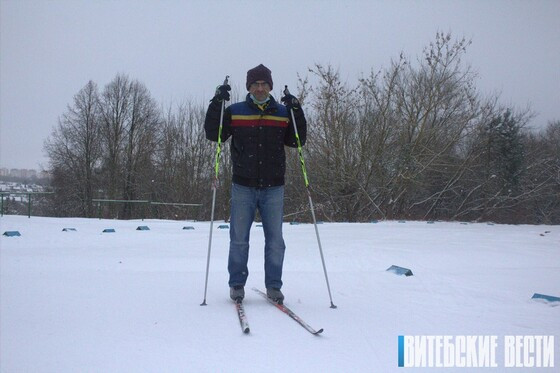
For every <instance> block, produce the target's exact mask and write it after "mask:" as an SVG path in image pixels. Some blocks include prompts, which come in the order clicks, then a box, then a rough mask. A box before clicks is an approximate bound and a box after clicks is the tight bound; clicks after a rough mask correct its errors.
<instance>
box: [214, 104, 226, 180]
mask: <svg viewBox="0 0 560 373" xmlns="http://www.w3.org/2000/svg"><path fill="white" fill-rule="evenodd" d="M224 106H225V103H224V102H223V101H222V113H221V115H220V126H219V127H218V146H217V147H216V162H215V164H214V171H215V174H216V180H218V173H219V172H220V156H221V154H222V128H223V125H222V122H223V116H224Z"/></svg>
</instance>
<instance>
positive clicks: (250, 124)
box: [204, 95, 307, 188]
mask: <svg viewBox="0 0 560 373" xmlns="http://www.w3.org/2000/svg"><path fill="white" fill-rule="evenodd" d="M220 111H221V103H220V102H218V101H216V100H212V102H211V103H210V106H209V107H208V111H207V112H206V120H205V122H204V129H205V131H206V138H207V139H209V140H212V141H218V128H219V125H220ZM294 115H295V117H296V123H297V129H298V135H299V139H300V142H301V145H304V144H305V139H306V134H307V122H306V120H305V115H304V114H303V110H301V109H300V110H296V111H295V112H294ZM230 136H231V138H232V143H231V161H232V166H233V177H232V179H233V182H234V183H236V184H240V185H244V186H249V187H259V188H262V187H269V186H278V185H284V174H285V173H286V153H285V152H284V146H289V147H293V148H295V147H297V142H296V137H295V132H294V127H293V124H292V119H291V115H290V113H289V111H288V109H287V108H286V107H285V106H284V105H281V104H279V103H277V102H276V100H274V98H273V97H272V96H271V97H270V101H269V103H268V106H267V107H266V108H265V109H264V110H261V109H260V108H259V107H257V105H255V104H254V103H253V101H252V100H251V98H250V97H249V95H247V98H246V100H245V101H243V102H238V103H236V104H233V105H230V106H228V107H227V108H226V110H225V112H224V122H223V128H222V141H226V140H227V139H228V138H229V137H230Z"/></svg>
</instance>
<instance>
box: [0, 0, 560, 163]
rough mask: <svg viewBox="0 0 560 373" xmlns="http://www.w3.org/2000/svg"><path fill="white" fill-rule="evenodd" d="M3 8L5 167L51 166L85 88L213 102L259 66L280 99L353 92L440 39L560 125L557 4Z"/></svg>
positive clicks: (0, 72)
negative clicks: (319, 90) (326, 77)
mask: <svg viewBox="0 0 560 373" xmlns="http://www.w3.org/2000/svg"><path fill="white" fill-rule="evenodd" d="M0 1H1V3H0V4H1V8H0V48H1V50H0V166H1V167H8V168H36V169H39V168H40V166H41V165H42V166H43V167H46V166H47V159H46V158H45V156H44V153H43V142H44V140H45V139H46V138H47V137H48V136H49V135H50V133H51V131H52V128H53V126H55V125H56V124H57V120H58V117H59V116H60V115H61V114H62V113H63V112H64V111H65V110H66V106H67V105H68V104H69V103H71V102H72V98H73V96H74V95H75V94H76V93H77V92H78V91H79V90H80V89H81V88H82V87H83V86H84V85H85V84H86V83H87V82H88V81H89V80H93V81H94V82H96V83H97V84H98V85H99V88H100V89H102V88H103V87H104V86H105V85H106V84H107V83H109V82H110V81H111V80H112V79H113V78H114V77H115V75H116V74H117V73H125V74H127V75H129V77H130V78H132V79H137V80H139V81H141V82H142V83H144V84H145V85H146V87H147V88H148V89H149V91H150V92H151V94H152V96H153V97H154V98H155V99H156V100H157V101H158V102H159V103H161V104H166V105H167V104H169V103H171V102H178V101H182V100H185V99H192V100H195V101H196V102H207V100H209V99H210V98H211V95H212V94H213V90H214V88H215V87H216V85H218V84H219V83H221V82H222V81H223V79H224V76H225V75H226V74H228V75H230V76H231V83H232V85H233V86H234V88H235V87H237V88H238V89H239V90H244V84H245V77H246V72H247V70H248V69H249V68H252V67H254V66H256V65H258V64H259V63H264V64H265V65H266V66H268V67H269V68H270V69H271V70H272V76H273V80H274V83H275V87H274V88H275V89H274V91H273V94H274V95H276V96H279V95H280V88H281V87H283V85H284V84H288V85H289V86H291V87H293V88H294V89H292V90H295V88H296V86H297V74H298V73H299V74H300V75H303V76H305V75H306V74H307V69H308V67H311V66H313V65H314V64H315V63H320V64H324V65H326V64H331V65H332V66H334V67H337V68H339V70H340V73H341V76H342V77H343V78H344V79H345V80H346V81H347V82H348V83H349V84H355V83H357V80H358V78H359V77H360V76H361V74H368V73H369V72H370V71H371V70H372V69H373V70H375V71H377V70H379V69H381V68H383V67H387V66H388V65H389V63H390V60H391V58H397V57H398V55H399V54H400V52H401V51H404V52H405V54H406V55H407V56H409V57H412V58H415V57H416V56H418V55H419V53H421V51H422V49H423V48H424V47H425V46H426V45H428V44H429V43H430V42H431V41H433V40H434V39H435V34H436V32H438V31H443V32H451V33H452V34H453V36H455V37H457V38H462V37H463V36H464V37H466V38H468V39H472V42H473V43H472V45H471V46H470V47H469V48H468V50H467V54H466V58H465V60H466V62H468V63H469V64H470V65H471V66H472V67H473V69H474V70H476V71H477V72H478V73H479V78H478V81H477V87H478V88H479V89H480V90H481V92H483V93H488V94H491V93H496V92H498V93H500V94H501V102H502V103H503V104H506V105H515V106H516V107H518V108H525V107H526V106H527V105H530V107H531V108H532V109H533V110H534V111H535V112H536V113H537V114H538V116H537V117H536V118H535V119H534V121H533V122H532V125H533V126H535V127H541V128H542V127H544V126H545V125H546V124H547V123H548V122H549V121H551V120H558V119H560V21H559V19H560V1H559V0H526V1H519V0H518V1H515V0H470V1H458V0H431V1H428V0H426V1H412V0H411V1H397V0H386V1H381V0H379V1H351V0H344V1H341V0H337V1H310V0H300V1H291V0H280V1H188V0H184V1H165V0H159V1H140V0H134V1H132V0H130V1H125V0H114V1H101V0H98V1H96V0H89V1H79V0H69V1H60V0H51V1H42V0H29V1H26V0H13V1H12V0H0Z"/></svg>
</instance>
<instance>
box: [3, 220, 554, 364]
mask: <svg viewBox="0 0 560 373" xmlns="http://www.w3.org/2000/svg"><path fill="white" fill-rule="evenodd" d="M139 225H147V226H149V228H150V230H149V231H137V230H136V227H137V226H139ZM186 225H191V226H193V227H194V228H195V229H194V230H183V229H182V228H183V227H184V226H186ZM218 225H219V224H215V225H214V227H215V228H217V226H218ZM67 227H71V228H76V230H77V231H75V232H63V231H62V229H63V228H67ZM105 228H114V229H115V230H116V232H115V233H101V232H102V230H103V229H105ZM261 229H262V228H259V227H256V226H255V227H253V230H252V236H251V245H252V246H251V257H250V270H251V274H250V276H249V281H248V284H247V296H246V301H245V304H246V306H245V307H246V313H247V317H248V320H249V323H250V326H251V333H250V334H249V335H244V334H242V333H241V329H240V327H239V323H238V320H237V315H236V313H235V310H234V306H233V305H232V303H231V301H230V300H229V299H228V287H227V270H226V262H227V252H228V240H229V239H228V230H225V229H215V230H214V232H213V245H212V259H211V266H210V279H209V286H208V296H207V302H208V306H206V307H201V306H200V303H201V302H202V298H203V294H204V275H205V268H206V254H207V248H208V230H209V223H208V222H178V221H161V220H146V221H143V222H142V221H115V220H97V219H76V218H68V219H61V218H38V217H32V218H30V219H29V218H27V217H21V216H4V217H2V218H0V231H1V232H2V233H3V232H4V231H11V230H18V231H19V232H20V233H21V235H22V236H21V237H4V236H2V237H1V239H0V245H1V248H0V371H1V372H144V371H147V372H268V371H271V372H273V371H286V372H394V371H400V372H402V371H403V369H404V371H426V370H427V369H414V368H411V369H408V368H398V367H397V360H398V348H397V347H398V343H397V339H398V336H399V335H452V336H456V335H497V336H500V337H502V336H505V335H554V336H555V338H556V344H555V354H556V356H555V365H556V367H555V368H553V369H536V370H535V369H506V368H505V367H503V366H502V363H501V360H502V359H503V356H501V354H500V350H498V353H499V355H498V363H499V364H500V367H499V368H495V369H484V371H486V372H494V371H500V372H501V371H513V372H524V371H543V372H545V371H546V372H548V371H558V369H559V368H560V357H559V355H560V353H559V346H560V307H555V306H554V303H544V302H539V301H534V300H531V296H532V295H533V293H543V294H550V295H556V296H560V227H559V226H531V225H517V226H514V225H488V224H461V223H444V222H436V223H434V224H427V223H426V222H406V223H399V222H394V221H386V222H379V223H377V224H372V223H369V224H350V223H336V224H322V225H319V231H320V234H321V241H322V244H323V250H324V254H325V259H326V264H327V269H328V273H329V280H330V283H331V288H332V295H333V300H334V303H335V304H336V305H337V306H338V309H336V310H333V309H330V308H329V306H330V302H329V296H328V292H327V288H326V285H325V278H324V274H323V269H322V266H321V261H320V256H319V251H318V247H317V241H316V237H315V233H314V228H313V225H309V224H301V225H289V224H286V225H285V226H284V235H285V241H286V245H287V252H286V259H285V265H284V287H283V291H284V294H285V296H286V304H287V305H288V306H289V307H291V308H292V309H293V310H294V311H295V312H296V313H298V315H299V316H301V317H302V318H303V319H304V320H305V321H307V322H308V323H309V324H310V325H311V326H313V327H315V328H317V329H318V328H324V329H325V331H324V333H323V334H322V335H321V336H319V337H315V336H312V335H311V334H309V333H308V332H306V331H305V330H304V329H303V328H301V327H300V326H299V325H297V324H296V323H295V322H294V321H293V320H291V319H290V318H288V317H287V316H285V315H284V314H282V313H281V312H279V311H278V310H276V309H275V308H274V307H271V306H270V305H269V304H267V303H266V301H265V300H264V299H262V298H261V297H260V296H259V295H257V294H256V293H253V292H252V291H251V290H250V289H251V287H259V288H263V287H264V285H263V278H264V275H263V249H262V247H263V241H264V240H263V234H262V231H261ZM545 232H548V233H545ZM393 264H394V265H399V266H403V267H407V268H410V269H412V271H413V273H414V276H412V277H405V276H397V275H395V274H392V273H389V272H386V269H387V268H388V267H389V266H391V265H393ZM434 369H435V368H434ZM436 370H439V371H447V370H446V369H441V368H440V369H436ZM451 370H452V371H460V372H468V371H478V370H477V369H451Z"/></svg>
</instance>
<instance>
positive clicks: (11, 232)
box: [3, 231, 21, 237]
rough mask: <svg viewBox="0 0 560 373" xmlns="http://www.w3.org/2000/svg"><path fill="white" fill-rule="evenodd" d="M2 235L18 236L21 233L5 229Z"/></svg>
mask: <svg viewBox="0 0 560 373" xmlns="http://www.w3.org/2000/svg"><path fill="white" fill-rule="evenodd" d="M3 236H6V237H19V236H21V234H20V233H19V231H6V232H4V234H3Z"/></svg>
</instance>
